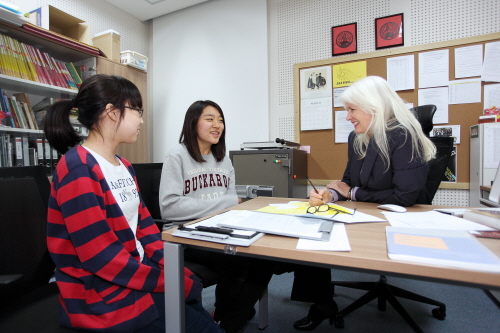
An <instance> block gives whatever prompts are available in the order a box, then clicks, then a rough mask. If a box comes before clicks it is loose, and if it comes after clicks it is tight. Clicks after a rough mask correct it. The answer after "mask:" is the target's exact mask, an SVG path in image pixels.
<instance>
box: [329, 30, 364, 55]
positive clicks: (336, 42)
mask: <svg viewBox="0 0 500 333" xmlns="http://www.w3.org/2000/svg"><path fill="white" fill-rule="evenodd" d="M356 52H358V37H357V23H349V24H344V25H338V26H336V27H332V55H333V56H336V55H339V54H349V53H356Z"/></svg>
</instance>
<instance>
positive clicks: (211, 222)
mask: <svg viewBox="0 0 500 333" xmlns="http://www.w3.org/2000/svg"><path fill="white" fill-rule="evenodd" d="M240 212H241V211H238V210H229V211H227V212H225V213H222V214H217V215H214V216H212V217H210V218H208V219H206V220H202V221H200V222H196V223H192V224H190V225H189V226H188V227H189V228H193V229H196V227H198V226H203V227H217V226H218V225H219V224H220V223H224V222H226V221H231V220H238V219H241V218H242V217H241V214H240ZM254 233H255V232H254V231H250V230H241V229H240V230H238V229H233V232H232V234H234V235H238V236H251V235H253V234H254Z"/></svg>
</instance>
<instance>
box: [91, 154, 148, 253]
mask: <svg viewBox="0 0 500 333" xmlns="http://www.w3.org/2000/svg"><path fill="white" fill-rule="evenodd" d="M83 147H84V148H85V149H87V150H88V151H89V152H90V153H91V154H92V156H94V158H95V159H96V160H97V163H99V166H100V167H101V170H102V173H103V174H104V178H105V179H106V181H107V182H108V185H109V188H110V189H111V193H113V196H114V197H115V200H116V202H117V203H118V206H120V209H121V210H122V212H123V215H124V216H125V218H126V219H127V221H128V224H129V226H130V229H132V232H133V233H134V237H135V243H136V246H137V250H138V251H139V254H140V256H141V261H142V259H143V258H144V248H143V247H142V244H141V243H140V242H139V241H138V240H137V235H136V231H137V222H138V220H139V204H140V199H139V193H138V192H137V187H136V185H135V181H134V177H132V175H131V174H130V172H129V171H128V170H127V168H126V167H125V166H124V165H123V163H122V161H121V160H120V159H119V158H116V160H117V161H118V162H119V163H120V165H113V164H111V163H110V162H108V161H107V160H106V159H105V158H104V157H102V156H101V155H99V154H98V153H96V152H95V151H93V150H91V149H89V148H88V147H85V146H83Z"/></svg>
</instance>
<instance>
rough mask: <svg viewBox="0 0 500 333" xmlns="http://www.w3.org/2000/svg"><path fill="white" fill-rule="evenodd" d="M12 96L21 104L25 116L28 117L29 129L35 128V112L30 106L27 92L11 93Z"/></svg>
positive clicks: (36, 127) (36, 126)
mask: <svg viewBox="0 0 500 333" xmlns="http://www.w3.org/2000/svg"><path fill="white" fill-rule="evenodd" d="M13 96H14V97H16V99H17V101H18V102H20V103H21V104H22V106H23V109H24V111H25V114H26V117H27V118H29V119H28V122H29V123H30V129H34V130H37V129H38V124H37V121H36V118H35V113H34V112H33V108H32V107H31V101H30V97H29V95H28V94H27V93H17V94H13Z"/></svg>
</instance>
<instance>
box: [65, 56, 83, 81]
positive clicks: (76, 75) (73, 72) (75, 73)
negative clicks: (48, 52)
mask: <svg viewBox="0 0 500 333" xmlns="http://www.w3.org/2000/svg"><path fill="white" fill-rule="evenodd" d="M65 65H66V68H67V69H68V71H69V73H70V74H71V76H72V77H73V80H74V81H75V83H76V84H77V85H79V84H81V83H82V82H83V81H82V78H81V75H80V74H79V73H78V71H77V69H76V67H75V65H74V64H73V63H72V62H68V63H66V64H65Z"/></svg>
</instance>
